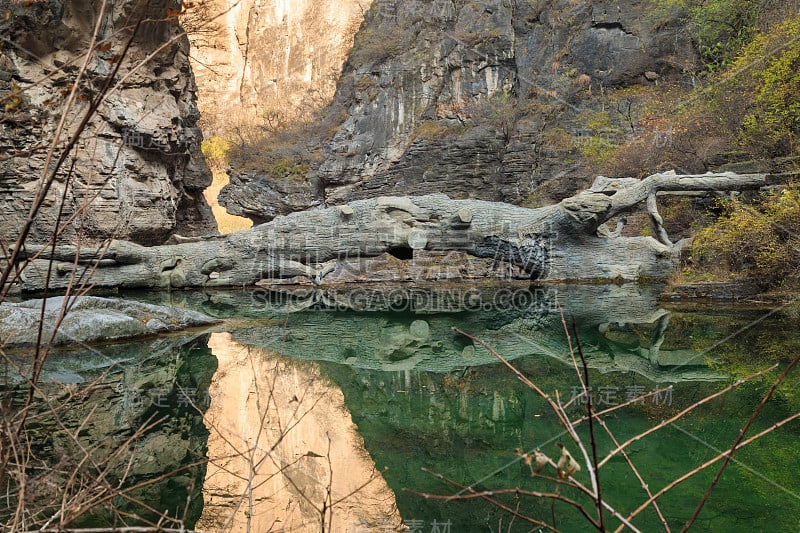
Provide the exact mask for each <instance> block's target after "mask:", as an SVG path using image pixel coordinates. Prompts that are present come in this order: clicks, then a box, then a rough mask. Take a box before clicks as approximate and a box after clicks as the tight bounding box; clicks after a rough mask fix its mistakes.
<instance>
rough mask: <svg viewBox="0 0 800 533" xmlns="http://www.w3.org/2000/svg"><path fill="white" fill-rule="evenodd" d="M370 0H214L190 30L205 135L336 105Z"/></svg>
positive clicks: (207, 4)
mask: <svg viewBox="0 0 800 533" xmlns="http://www.w3.org/2000/svg"><path fill="white" fill-rule="evenodd" d="M371 3H372V0H273V1H264V0H242V1H240V2H235V1H232V0H211V1H209V2H207V3H205V7H204V10H205V11H204V14H203V15H204V17H205V18H208V19H210V23H208V24H205V25H196V26H192V27H189V28H188V30H189V34H190V39H191V41H192V48H193V50H192V54H193V56H194V57H196V59H197V61H196V62H195V63H194V65H193V68H194V70H195V75H196V77H197V83H198V86H199V87H200V92H199V106H200V111H201V112H202V114H203V122H204V125H205V127H206V128H207V131H215V130H216V129H217V128H222V127H223V126H229V125H233V126H239V127H243V126H247V125H252V124H259V123H262V122H263V121H264V118H265V117H267V116H269V117H271V118H272V120H276V119H277V120H285V119H286V117H291V116H292V115H293V114H295V113H298V112H306V111H310V110H312V109H314V108H318V107H321V106H324V105H326V104H327V103H329V102H330V99H331V98H332V96H333V92H334V90H335V88H336V80H337V79H338V77H339V73H340V72H341V67H342V63H343V62H344V59H345V56H346V54H347V52H348V51H349V49H350V47H351V46H352V42H353V35H354V34H355V32H356V31H357V30H358V27H359V25H360V24H361V22H362V20H363V18H364V12H365V11H366V10H367V9H369V6H370V4H371Z"/></svg>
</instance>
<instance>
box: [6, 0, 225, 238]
mask: <svg viewBox="0 0 800 533" xmlns="http://www.w3.org/2000/svg"><path fill="white" fill-rule="evenodd" d="M101 6H102V3H101V2H100V1H92V0H62V1H58V0H54V1H33V2H25V3H21V2H9V1H7V0H3V1H2V2H0V13H2V14H4V15H3V17H2V19H0V29H2V35H3V36H4V42H3V43H2V45H1V46H2V47H0V101H2V105H0V152H1V153H2V157H0V198H2V202H0V243H2V244H3V245H5V246H8V245H10V244H12V243H13V242H14V241H15V240H16V236H17V234H18V232H19V230H20V228H21V227H22V225H23V223H24V221H25V219H26V217H27V216H28V212H29V210H30V206H31V203H32V202H33V199H34V197H35V195H36V193H37V191H38V188H39V187H40V183H41V178H42V175H43V174H45V175H52V172H53V170H52V169H53V165H52V163H51V164H50V167H49V171H45V168H46V165H47V164H48V163H47V159H48V149H49V148H50V144H51V141H52V139H53V138H54V135H55V132H56V129H57V127H58V124H59V120H60V119H61V118H62V117H63V118H64V119H65V123H64V129H63V131H62V134H61V141H60V142H59V143H58V145H57V146H56V149H55V151H54V154H55V158H56V159H57V158H58V156H59V155H60V154H61V152H62V151H63V150H64V148H65V145H66V143H67V141H68V140H69V139H70V137H71V136H72V135H73V134H74V133H75V132H76V131H77V129H78V124H79V123H80V121H81V120H82V119H83V117H84V116H85V115H86V114H87V112H88V111H89V110H90V108H91V106H92V105H93V102H94V101H95V100H96V99H97V98H98V96H99V95H100V94H101V93H102V92H103V87H104V86H106V85H108V86H110V87H112V90H111V91H109V92H108V94H107V96H106V97H105V99H104V101H103V102H102V103H101V104H100V105H99V106H98V108H97V112H96V113H95V114H94V115H93V116H92V117H91V118H90V119H89V120H88V122H87V124H86V128H85V130H84V131H83V133H82V134H81V135H80V136H79V138H78V139H77V142H76V143H75V145H74V148H73V149H72V151H71V152H70V153H69V155H68V157H67V159H66V160H65V163H64V165H62V167H61V169H60V171H59V172H58V174H57V176H56V179H55V181H54V183H53V186H52V188H51V189H50V192H49V194H48V196H47V199H46V200H45V202H44V205H43V208H42V211H41V212H40V214H39V216H38V217H37V218H36V220H35V221H34V224H33V226H32V229H31V233H30V238H29V240H28V242H45V241H47V240H48V239H49V238H50V235H51V234H52V232H53V229H54V228H55V226H56V220H57V218H58V216H59V209H60V208H62V205H63V212H62V213H61V224H62V225H63V226H64V228H63V231H62V233H61V236H60V238H61V239H62V240H64V241H76V240H78V239H81V240H83V242H86V243H96V242H98V241H100V240H102V239H105V238H109V237H115V238H122V239H127V240H131V241H134V242H137V243H140V244H160V243H163V242H164V241H165V240H167V239H168V238H169V237H170V236H171V235H173V234H175V233H179V234H182V235H195V234H208V233H213V232H215V231H216V226H215V223H214V219H213V216H212V214H211V211H210V209H209V207H208V204H207V203H206V201H205V199H204V198H203V195H202V190H203V189H204V188H205V187H207V186H208V185H209V184H210V183H211V174H210V172H209V170H208V167H207V165H206V164H205V162H204V159H203V158H202V157H201V156H200V151H199V145H200V141H201V140H202V137H201V135H200V131H199V129H197V128H196V123H197V120H198V118H199V114H198V110H197V106H196V103H195V92H196V90H197V88H196V85H195V81H194V77H193V75H192V70H191V68H190V63H189V55H188V54H189V42H188V39H187V38H186V36H185V34H184V33H183V32H182V30H181V28H180V27H179V25H178V17H177V16H175V14H176V13H178V12H179V10H180V6H179V4H178V2H177V1H174V2H173V1H172V0H159V1H156V2H151V3H149V4H148V7H147V8H146V11H144V12H143V11H142V8H141V7H140V5H139V4H137V3H135V2H129V1H124V0H117V1H111V2H109V3H108V7H107V9H106V11H105V12H104V13H102V12H101ZM98 19H100V23H99V24H97V20H98ZM140 19H149V20H145V21H144V22H142V23H141V24H140V25H139V27H138V30H137V31H136V34H135V36H133V37H132V33H133V28H134V26H135V25H136V22H137V21H138V20H140ZM95 28H97V31H98V35H97V44H96V46H95V47H94V48H93V49H92V50H91V53H90V54H88V55H87V51H90V42H91V36H92V33H93V32H94V30H95ZM6 36H7V39H6ZM129 41H130V47H129V48H128V49H127V50H126V48H125V47H126V43H128V42H129ZM84 61H86V70H85V73H84V74H83V76H82V77H81V78H80V80H79V77H78V73H79V71H80V67H81V65H82V64H83V63H84ZM117 67H119V69H118V70H116V69H117ZM76 85H77V91H76V93H75V101H74V104H73V105H72V106H68V105H67V102H68V100H69V98H70V94H71V92H72V89H73V88H74V87H76ZM53 161H55V159H54V160H53ZM65 222H66V224H65Z"/></svg>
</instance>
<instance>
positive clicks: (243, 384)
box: [197, 333, 400, 532]
mask: <svg viewBox="0 0 800 533" xmlns="http://www.w3.org/2000/svg"><path fill="white" fill-rule="evenodd" d="M209 346H211V348H212V350H213V353H214V355H215V356H216V357H217V359H218V361H219V369H218V371H217V373H216V375H215V377H214V381H213V383H212V384H211V388H210V393H211V405H210V407H209V409H208V411H207V412H206V416H205V421H206V425H207V427H208V428H209V430H210V431H211V435H210V436H209V439H208V459H209V464H208V470H207V475H206V479H205V483H204V488H203V492H204V494H205V500H206V504H205V508H204V510H203V515H202V517H201V519H200V521H199V522H198V524H197V527H198V528H202V529H205V530H214V531H232V532H239V531H241V532H244V531H274V530H279V531H334V532H339V531H341V532H344V531H362V530H363V531H383V530H386V531H389V530H391V531H396V530H398V527H399V526H400V516H399V514H398V513H397V508H396V505H395V498H394V494H393V493H392V491H391V490H390V489H389V487H388V486H387V485H386V481H384V479H383V477H382V476H381V474H380V473H379V472H377V471H376V469H375V464H374V463H373V461H372V459H371V458H370V457H369V454H368V453H367V452H366V450H365V449H364V443H363V441H362V439H361V436H360V435H359V434H358V433H357V429H356V427H355V425H354V424H353V422H352V420H351V418H350V413H349V412H348V411H347V409H346V408H345V407H344V397H343V396H342V392H341V391H340V390H339V389H338V388H336V387H332V386H331V385H330V383H329V382H328V380H327V379H324V378H322V377H321V376H320V372H319V368H318V366H317V365H316V364H315V363H310V362H305V361H296V360H292V359H289V358H284V357H280V356H278V355H276V354H274V353H270V352H268V351H267V350H263V349H259V348H250V347H247V346H242V345H241V344H238V343H236V342H234V341H233V340H232V339H231V336H230V335H229V334H227V333H215V334H212V336H211V339H210V341H209Z"/></svg>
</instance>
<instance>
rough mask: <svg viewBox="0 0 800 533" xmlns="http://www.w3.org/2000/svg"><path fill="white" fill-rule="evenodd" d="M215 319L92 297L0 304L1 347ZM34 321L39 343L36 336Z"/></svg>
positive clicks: (120, 335)
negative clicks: (39, 330)
mask: <svg viewBox="0 0 800 533" xmlns="http://www.w3.org/2000/svg"><path fill="white" fill-rule="evenodd" d="M43 309H44V311H42V310H43ZM214 322H216V321H215V320H214V319H212V318H210V317H207V316H205V315H203V314H201V313H198V312H196V311H189V310H186V309H177V308H174V307H166V306H161V305H150V304H145V303H140V302H133V301H128V300H118V299H110V298H98V297H96V296H81V297H72V298H69V299H67V298H65V297H63V296H57V297H54V298H48V299H47V300H25V301H24V302H20V303H9V302H3V303H0V329H2V332H3V333H2V335H0V346H2V347H3V348H5V349H9V348H18V349H19V348H30V347H32V346H36V345H37V344H38V343H40V342H44V343H48V342H50V340H51V339H52V342H50V344H51V345H52V346H60V345H73V346H74V345H76V344H83V343H97V342H108V341H118V340H121V339H126V338H131V337H143V336H149V335H156V334H159V333H166V332H170V331H176V330H180V329H184V328H188V327H192V326H206V325H210V324H213V323H214ZM39 324H41V325H42V332H43V334H42V341H40V340H39V339H38V328H39Z"/></svg>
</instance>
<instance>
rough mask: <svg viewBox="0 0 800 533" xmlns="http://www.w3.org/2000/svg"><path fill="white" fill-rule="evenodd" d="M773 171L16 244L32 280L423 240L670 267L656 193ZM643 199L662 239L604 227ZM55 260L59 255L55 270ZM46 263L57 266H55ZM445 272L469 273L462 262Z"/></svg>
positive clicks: (329, 259)
mask: <svg viewBox="0 0 800 533" xmlns="http://www.w3.org/2000/svg"><path fill="white" fill-rule="evenodd" d="M770 182H771V180H770V178H769V176H767V175H764V174H749V175H738V174H733V173H724V174H704V175H693V176H679V175H676V174H675V173H674V172H667V173H662V174H654V175H652V176H650V177H648V178H645V179H643V180H637V179H633V178H619V179H609V178H605V177H602V176H600V177H598V178H597V179H596V180H595V183H594V185H593V186H592V187H591V188H590V189H588V190H585V191H583V192H581V193H579V194H577V195H575V196H572V197H569V198H566V199H564V200H563V201H561V202H560V203H558V204H555V205H550V206H547V207H541V208H538V209H526V208H522V207H517V206H514V205H511V204H506V203H499V202H486V201H483V200H453V199H450V198H448V197H447V196H445V195H443V194H434V195H428V196H419V197H378V198H372V199H367V200H354V201H352V202H350V203H348V204H346V205H340V206H335V207H329V208H327V209H316V210H310V211H305V212H301V213H292V214H291V215H287V216H283V217H278V218H276V219H274V220H272V221H271V222H268V223H266V224H262V225H259V226H256V227H254V228H251V229H249V230H244V231H240V232H237V233H233V234H230V235H226V236H224V237H217V238H207V239H200V240H196V241H195V242H185V243H182V244H177V245H165V246H155V247H149V248H148V247H143V246H138V245H136V244H133V243H130V242H125V241H114V242H112V243H110V245H109V246H108V247H105V248H100V249H92V248H82V249H77V248H75V247H69V246H63V247H56V248H55V250H50V249H49V248H41V247H40V248H36V247H27V248H26V249H25V250H24V252H23V253H22V254H21V255H20V257H21V259H23V260H30V262H29V264H27V267H26V268H25V270H24V271H23V272H22V277H21V282H22V289H23V290H25V291H41V290H43V289H44V288H45V287H49V288H51V289H64V288H66V287H67V286H69V284H70V283H71V281H72V275H71V273H73V271H74V269H75V266H77V267H78V270H79V272H78V273H76V274H78V275H82V274H81V273H82V272H84V271H91V274H90V276H91V282H92V284H93V285H94V286H95V287H120V288H122V287H124V288H143V287H147V288H155V287H158V288H185V287H230V286H243V285H252V284H254V283H256V282H257V281H259V280H262V279H264V278H267V279H266V280H265V282H266V283H270V282H272V281H273V280H276V281H282V280H284V279H285V278H293V277H298V276H299V277H301V279H305V280H308V281H311V282H312V283H315V284H319V283H322V282H323V280H326V281H327V280H336V279H337V277H338V276H344V280H346V279H348V276H350V275H349V274H347V273H346V272H343V271H345V270H348V269H351V268H353V267H352V263H353V262H361V261H363V260H369V259H370V258H372V257H376V256H381V255H382V254H387V253H388V254H389V255H392V256H393V257H395V258H396V259H400V260H411V259H413V257H414V254H415V253H422V252H423V251H424V252H425V253H428V252H448V251H455V252H463V253H465V254H469V255H471V256H474V257H478V258H486V259H490V260H492V261H493V262H494V263H495V264H500V263H502V264H503V265H504V266H507V267H508V268H509V269H510V270H511V271H513V272H515V273H516V275H517V276H519V277H522V278H525V279H532V280H573V281H575V280H598V279H615V280H616V279H619V280H637V279H640V278H660V279H664V278H666V277H668V276H669V275H670V274H671V273H672V272H673V271H674V268H675V266H676V261H677V259H678V255H679V253H680V251H681V249H682V247H683V245H684V244H685V241H680V242H678V243H676V244H673V243H672V242H671V241H670V240H669V237H668V236H667V235H666V232H665V231H664V229H663V227H662V226H661V217H660V216H659V214H658V210H657V205H656V194H657V193H659V192H670V191H678V192H680V191H721V190H741V189H747V188H751V189H752V188H755V189H757V188H759V187H762V186H765V185H767V184H769V183H770ZM645 201H647V204H648V210H649V211H650V216H651V220H652V224H653V229H654V232H653V233H654V235H656V237H658V240H656V239H655V238H652V237H620V236H619V231H616V230H615V231H612V230H611V229H610V228H609V227H608V225H607V222H609V221H611V220H613V219H615V217H617V216H618V215H621V214H623V213H625V212H626V211H629V210H631V209H635V208H636V207H637V206H638V205H639V204H641V203H642V202H645ZM621 223H622V221H621V220H620V221H619V223H618V226H619V225H620V224H621ZM49 260H53V261H54V262H55V265H53V266H52V270H51V264H50V262H49ZM51 271H52V272H55V273H56V274H55V275H52V276H50V275H49V274H48V273H49V272H51ZM450 272H451V274H452V277H456V278H458V277H464V276H463V275H462V271H461V269H456V270H452V271H450ZM350 279H352V276H350Z"/></svg>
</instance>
